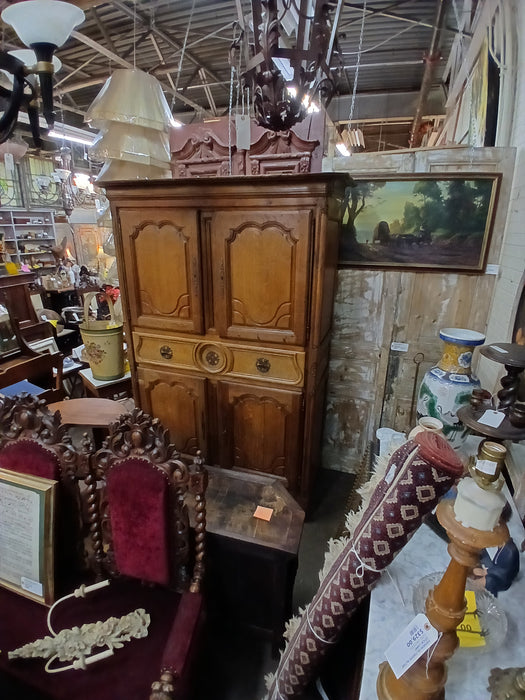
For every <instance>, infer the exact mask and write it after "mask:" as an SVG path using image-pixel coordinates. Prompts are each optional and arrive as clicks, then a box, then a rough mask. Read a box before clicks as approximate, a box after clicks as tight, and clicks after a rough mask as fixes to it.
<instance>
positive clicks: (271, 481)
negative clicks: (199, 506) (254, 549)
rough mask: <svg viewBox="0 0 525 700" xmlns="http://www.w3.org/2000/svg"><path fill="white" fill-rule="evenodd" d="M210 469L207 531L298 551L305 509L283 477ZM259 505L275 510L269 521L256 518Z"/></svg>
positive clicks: (292, 551)
mask: <svg viewBox="0 0 525 700" xmlns="http://www.w3.org/2000/svg"><path fill="white" fill-rule="evenodd" d="M207 469H208V474H209V485H208V489H207V492H206V511H207V517H206V521H207V522H206V529H207V531H208V532H211V533H215V534H219V535H224V536H226V537H231V538H234V539H236V540H241V541H244V542H250V543H253V544H258V545H261V546H264V547H270V548H272V549H275V550H280V551H283V552H288V553H290V554H294V555H295V554H297V550H298V548H299V542H300V540H301V534H302V530H303V522H304V511H303V510H302V508H301V507H300V506H299V504H298V503H297V502H296V501H295V500H294V498H293V497H292V496H291V495H290V494H289V493H288V491H287V490H286V488H285V487H284V485H283V483H282V482H281V480H279V479H278V478H276V477H273V476H271V475H269V476H266V475H263V474H260V473H253V472H248V471H238V470H232V469H221V468H220V467H210V466H207ZM257 506H263V507H265V508H271V509H272V511H273V512H272V516H271V518H270V520H269V521H265V520H261V519H259V518H256V517H254V513H255V509H256V508H257Z"/></svg>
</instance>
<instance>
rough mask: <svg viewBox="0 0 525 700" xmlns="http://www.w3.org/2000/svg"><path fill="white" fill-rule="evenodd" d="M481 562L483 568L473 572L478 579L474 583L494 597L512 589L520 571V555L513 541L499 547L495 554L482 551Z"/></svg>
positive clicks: (490, 551) (510, 540)
mask: <svg viewBox="0 0 525 700" xmlns="http://www.w3.org/2000/svg"><path fill="white" fill-rule="evenodd" d="M479 561H480V564H481V566H479V567H475V568H474V569H473V572H472V573H473V574H474V576H475V577H476V578H475V579H474V582H475V583H476V585H479V586H480V587H482V588H486V589H487V591H489V593H492V595H493V596H497V595H498V593H499V592H500V591H506V590H507V589H508V588H510V585H511V583H512V582H513V581H514V579H515V578H516V576H517V575H518V572H519V570H520V554H519V551H518V548H517V547H516V545H515V544H514V540H513V539H509V540H508V542H506V543H505V544H504V545H503V547H498V548H497V550H496V552H495V553H494V552H493V551H492V550H487V549H484V550H482V552H481V553H480V556H479Z"/></svg>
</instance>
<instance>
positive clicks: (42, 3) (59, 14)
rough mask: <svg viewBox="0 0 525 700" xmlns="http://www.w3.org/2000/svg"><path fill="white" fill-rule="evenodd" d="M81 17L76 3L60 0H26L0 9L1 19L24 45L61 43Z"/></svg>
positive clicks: (65, 39) (79, 21)
mask: <svg viewBox="0 0 525 700" xmlns="http://www.w3.org/2000/svg"><path fill="white" fill-rule="evenodd" d="M84 17H85V15H84V13H83V11H82V10H81V9H80V8H79V7H76V6H75V5H71V4H70V3H68V2H61V1H60V0H26V2H19V3H16V4H15V5H10V6H9V7H6V9H5V10H4V11H3V12H2V19H3V21H4V22H5V23H6V24H9V25H10V26H11V27H13V29H14V30H15V32H16V33H17V34H18V36H19V38H20V40H21V41H22V42H23V43H24V44H25V45H26V46H33V45H34V44H42V43H46V44H52V45H53V46H55V47H58V46H62V44H63V43H64V42H65V41H67V39H68V38H69V35H70V34H71V32H72V31H73V29H74V28H75V27H77V26H78V25H79V24H81V23H82V22H83V21H84Z"/></svg>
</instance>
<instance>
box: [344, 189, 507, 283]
mask: <svg viewBox="0 0 525 700" xmlns="http://www.w3.org/2000/svg"><path fill="white" fill-rule="evenodd" d="M498 185H499V177H498V176H495V175H475V176H470V177H468V178H465V177H460V176H451V175H446V176H442V177H439V176H434V175H432V176H429V175H414V176H407V177H400V178H396V179H395V180H387V179H377V180H375V179H369V180H366V181H364V180H363V181H357V182H356V183H354V186H352V187H349V188H347V190H346V193H345V197H344V201H343V203H342V232H341V241H340V262H341V264H355V265H370V266H374V265H381V266H388V265H408V266H416V267H430V268H432V267H445V268H450V269H458V270H462V269H467V270H470V269H472V270H477V271H481V270H482V269H483V265H484V261H485V254H486V250H487V245H488V240H489V236H490V230H491V224H492V220H493V215H494V208H495V203H496V196H497V190H498Z"/></svg>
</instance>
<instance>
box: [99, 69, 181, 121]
mask: <svg viewBox="0 0 525 700" xmlns="http://www.w3.org/2000/svg"><path fill="white" fill-rule="evenodd" d="M171 119H172V116H171V112H170V108H169V105H168V103H167V101H166V98H165V97H164V93H163V92H162V87H161V85H160V83H159V81H158V80H157V79H156V78H155V77H154V76H152V75H149V74H148V73H144V71H141V70H139V69H138V68H129V69H128V68H119V69H117V70H116V71H114V73H113V74H112V75H111V76H110V77H109V78H108V79H107V80H106V83H105V84H104V86H103V88H102V90H101V91H100V92H99V93H98V95H97V96H96V97H95V99H94V101H93V103H92V104H91V106H90V107H89V109H88V111H87V113H86V122H88V124H91V126H94V127H96V128H99V129H100V128H102V129H104V128H106V127H107V122H120V123H123V124H132V125H134V126H143V127H147V128H149V129H155V130H156V131H168V129H169V126H170V121H171Z"/></svg>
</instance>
